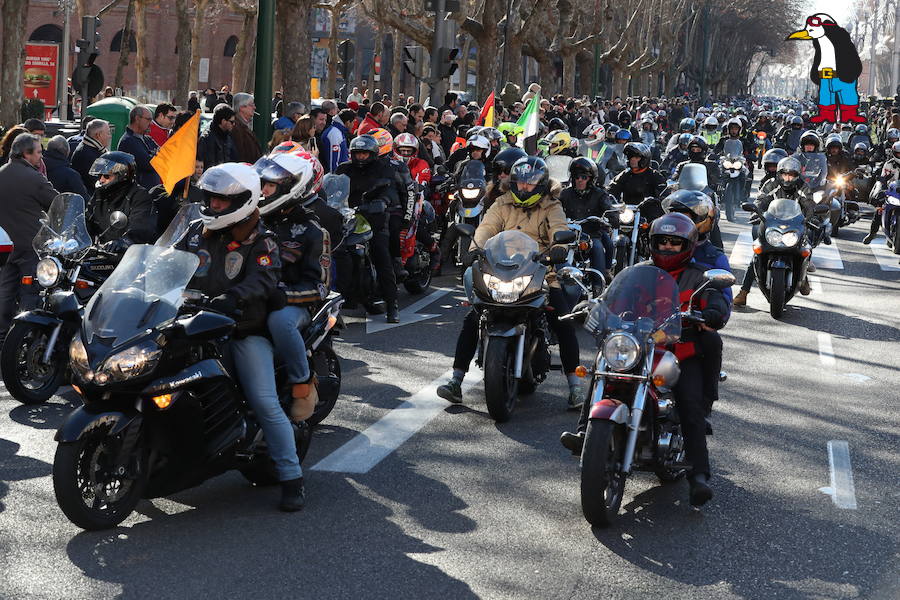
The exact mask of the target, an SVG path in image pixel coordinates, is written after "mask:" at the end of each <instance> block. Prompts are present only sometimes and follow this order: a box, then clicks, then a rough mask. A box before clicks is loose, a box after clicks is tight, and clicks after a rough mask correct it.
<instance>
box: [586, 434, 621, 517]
mask: <svg viewBox="0 0 900 600" xmlns="http://www.w3.org/2000/svg"><path fill="white" fill-rule="evenodd" d="M624 453H625V426H624V425H620V424H618V423H615V422H613V421H600V420H594V419H592V420H591V421H589V422H588V426H587V432H586V433H585V438H584V448H583V449H582V451H581V512H582V513H584V518H585V519H586V520H587V522H588V523H590V524H591V525H596V526H598V527H608V526H609V525H610V523H612V520H613V519H614V518H615V516H616V514H617V513H618V512H619V507H620V506H621V505H622V497H623V496H624V494H625V480H626V475H625V473H623V472H622V471H621V467H622V462H623V459H624Z"/></svg>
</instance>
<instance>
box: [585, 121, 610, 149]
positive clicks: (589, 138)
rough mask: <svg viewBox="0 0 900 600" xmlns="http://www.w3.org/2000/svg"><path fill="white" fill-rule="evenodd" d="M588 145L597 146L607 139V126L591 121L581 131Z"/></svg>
mask: <svg viewBox="0 0 900 600" xmlns="http://www.w3.org/2000/svg"><path fill="white" fill-rule="evenodd" d="M581 135H583V136H584V141H585V143H586V144H587V145H588V146H596V145H597V144H599V143H600V142H602V141H603V140H604V139H606V128H605V127H604V126H603V125H601V124H600V123H591V124H590V125H588V126H587V127H585V128H584V131H582V132H581Z"/></svg>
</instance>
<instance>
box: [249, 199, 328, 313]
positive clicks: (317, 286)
mask: <svg viewBox="0 0 900 600" xmlns="http://www.w3.org/2000/svg"><path fill="white" fill-rule="evenodd" d="M265 224H266V225H267V226H268V227H269V228H270V229H271V230H272V231H274V232H275V235H276V237H277V238H278V245H279V252H280V255H281V285H280V286H279V289H280V290H282V292H283V293H284V294H285V301H286V302H287V304H307V305H308V304H317V303H318V302H321V301H322V300H324V299H325V298H326V297H327V296H328V285H329V279H330V275H331V239H330V236H329V235H328V232H327V231H325V229H323V228H322V227H321V226H320V225H319V220H318V219H317V218H316V215H315V213H314V212H312V211H310V210H307V209H306V208H304V207H302V206H294V207H293V208H290V209H288V210H287V211H281V212H278V213H277V214H274V215H269V217H268V218H267V219H266V221H265Z"/></svg>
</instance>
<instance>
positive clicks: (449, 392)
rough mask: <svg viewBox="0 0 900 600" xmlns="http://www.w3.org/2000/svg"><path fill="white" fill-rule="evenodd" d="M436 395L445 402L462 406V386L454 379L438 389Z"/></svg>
mask: <svg viewBox="0 0 900 600" xmlns="http://www.w3.org/2000/svg"><path fill="white" fill-rule="evenodd" d="M437 395H438V396H440V397H441V398H443V399H444V400H446V401H447V402H452V403H453V404H462V384H461V383H460V382H459V381H457V380H455V379H451V380H450V381H448V382H447V383H445V384H444V385H442V386H440V387H438V389H437Z"/></svg>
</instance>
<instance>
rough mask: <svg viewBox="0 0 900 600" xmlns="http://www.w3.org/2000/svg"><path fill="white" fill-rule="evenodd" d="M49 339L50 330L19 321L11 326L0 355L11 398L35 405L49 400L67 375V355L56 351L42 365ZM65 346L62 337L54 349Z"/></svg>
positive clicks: (1, 368) (58, 339)
mask: <svg viewBox="0 0 900 600" xmlns="http://www.w3.org/2000/svg"><path fill="white" fill-rule="evenodd" d="M51 335H52V328H51V327H43V326H40V325H36V324H34V323H28V322H25V321H19V322H16V323H13V326H12V327H11V328H10V330H9V332H8V333H7V334H6V340H5V341H4V342H3V351H2V353H0V374H2V375H3V382H4V383H5V384H6V389H7V390H8V391H9V393H10V394H12V397H13V398H15V399H16V400H18V401H19V402H21V403H23V404H38V403H41V402H46V401H47V400H49V399H50V397H51V396H53V394H55V393H56V390H58V389H59V386H61V385H62V383H63V379H64V378H65V375H66V359H67V358H68V356H67V352H65V351H60V350H59V349H57V350H56V351H54V352H53V353H52V354H51V356H50V362H49V363H45V362H44V352H45V350H46V349H47V344H48V343H49V342H50V336H51ZM60 344H64V340H62V336H60V337H58V338H57V341H56V345H57V346H58V347H59V346H60Z"/></svg>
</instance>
